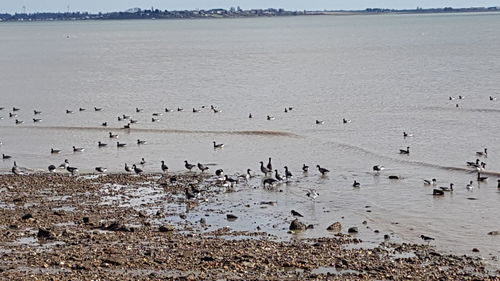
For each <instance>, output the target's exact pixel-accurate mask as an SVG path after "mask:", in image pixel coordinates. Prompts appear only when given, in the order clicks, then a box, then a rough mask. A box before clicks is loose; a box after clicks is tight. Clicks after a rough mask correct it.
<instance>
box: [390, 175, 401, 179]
mask: <svg viewBox="0 0 500 281" xmlns="http://www.w3.org/2000/svg"><path fill="white" fill-rule="evenodd" d="M389 179H390V180H399V176H393V175H391V176H389Z"/></svg>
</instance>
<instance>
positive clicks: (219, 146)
mask: <svg viewBox="0 0 500 281" xmlns="http://www.w3.org/2000/svg"><path fill="white" fill-rule="evenodd" d="M213 143H214V149H219V148H223V147H224V144H223V143H216V142H215V141H214V142H213Z"/></svg>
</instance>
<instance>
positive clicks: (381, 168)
mask: <svg viewBox="0 0 500 281" xmlns="http://www.w3.org/2000/svg"><path fill="white" fill-rule="evenodd" d="M384 169H385V168H384V166H382V165H375V166H373V170H374V171H375V172H380V171H382V170H384Z"/></svg>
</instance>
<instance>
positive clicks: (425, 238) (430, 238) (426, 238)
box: [420, 235, 434, 243]
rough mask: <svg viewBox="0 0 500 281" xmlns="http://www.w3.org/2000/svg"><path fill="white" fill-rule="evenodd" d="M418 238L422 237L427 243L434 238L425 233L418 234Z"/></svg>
mask: <svg viewBox="0 0 500 281" xmlns="http://www.w3.org/2000/svg"><path fill="white" fill-rule="evenodd" d="M420 238H422V240H424V241H425V242H427V243H430V242H431V241H432V240H434V238H432V237H429V236H425V235H420Z"/></svg>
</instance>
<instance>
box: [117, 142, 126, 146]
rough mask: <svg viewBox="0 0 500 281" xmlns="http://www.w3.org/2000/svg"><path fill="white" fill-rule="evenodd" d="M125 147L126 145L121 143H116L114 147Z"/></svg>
mask: <svg viewBox="0 0 500 281" xmlns="http://www.w3.org/2000/svg"><path fill="white" fill-rule="evenodd" d="M125 146H127V144H126V143H123V142H122V143H120V142H119V141H117V142H116V147H125Z"/></svg>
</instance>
